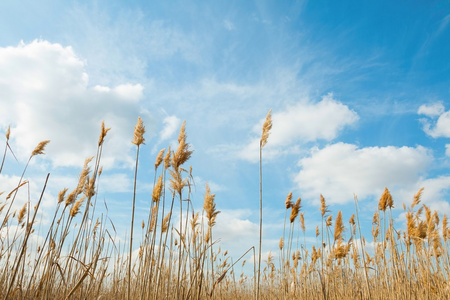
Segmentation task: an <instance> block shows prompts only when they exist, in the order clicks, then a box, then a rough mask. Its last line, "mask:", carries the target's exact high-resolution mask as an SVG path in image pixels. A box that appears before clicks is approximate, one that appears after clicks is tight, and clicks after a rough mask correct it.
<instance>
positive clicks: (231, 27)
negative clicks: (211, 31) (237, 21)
mask: <svg viewBox="0 0 450 300" xmlns="http://www.w3.org/2000/svg"><path fill="white" fill-rule="evenodd" d="M223 26H224V27H225V29H226V30H228V31H232V30H235V29H236V26H234V24H233V22H231V21H230V20H224V21H223Z"/></svg>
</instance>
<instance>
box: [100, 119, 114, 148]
mask: <svg viewBox="0 0 450 300" xmlns="http://www.w3.org/2000/svg"><path fill="white" fill-rule="evenodd" d="M110 130H111V128H105V121H102V129H101V131H100V137H99V138H98V145H99V146H101V145H103V141H104V140H105V137H106V134H107V133H108V131H110Z"/></svg>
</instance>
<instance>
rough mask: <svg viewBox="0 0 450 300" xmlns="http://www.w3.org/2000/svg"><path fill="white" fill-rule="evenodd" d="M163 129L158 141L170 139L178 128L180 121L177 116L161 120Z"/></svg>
mask: <svg viewBox="0 0 450 300" xmlns="http://www.w3.org/2000/svg"><path fill="white" fill-rule="evenodd" d="M163 123H164V127H163V129H162V130H161V133H160V141H161V142H162V141H165V140H167V139H169V138H171V137H172V135H173V134H174V133H175V132H176V131H177V130H178V129H179V128H180V126H181V120H180V119H179V118H177V116H167V117H165V118H164V120H163Z"/></svg>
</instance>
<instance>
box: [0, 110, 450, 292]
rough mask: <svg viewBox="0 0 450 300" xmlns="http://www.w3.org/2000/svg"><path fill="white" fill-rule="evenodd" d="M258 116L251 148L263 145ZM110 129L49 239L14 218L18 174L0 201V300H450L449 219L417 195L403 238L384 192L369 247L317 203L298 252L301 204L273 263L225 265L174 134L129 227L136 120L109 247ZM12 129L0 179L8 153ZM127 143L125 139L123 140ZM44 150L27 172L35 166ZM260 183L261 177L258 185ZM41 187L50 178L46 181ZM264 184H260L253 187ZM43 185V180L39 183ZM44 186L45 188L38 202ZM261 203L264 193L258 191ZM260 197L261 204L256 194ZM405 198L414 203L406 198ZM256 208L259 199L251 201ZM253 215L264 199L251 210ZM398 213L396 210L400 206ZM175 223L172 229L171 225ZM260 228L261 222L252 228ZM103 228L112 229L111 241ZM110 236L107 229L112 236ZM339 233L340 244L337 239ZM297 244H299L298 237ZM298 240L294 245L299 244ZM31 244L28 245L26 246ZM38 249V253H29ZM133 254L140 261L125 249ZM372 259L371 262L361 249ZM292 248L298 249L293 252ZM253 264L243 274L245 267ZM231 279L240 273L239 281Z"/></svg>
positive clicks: (185, 151)
mask: <svg viewBox="0 0 450 300" xmlns="http://www.w3.org/2000/svg"><path fill="white" fill-rule="evenodd" d="M271 125H272V124H271V115H270V112H269V114H268V115H267V118H266V122H265V123H264V126H263V130H262V136H261V142H260V165H261V162H262V154H263V148H264V146H265V144H266V143H267V142H268V141H269V142H270V136H269V134H270V129H271ZM108 130H109V129H108V128H105V126H104V125H102V128H101V132H100V137H99V141H98V148H97V153H96V155H95V156H94V157H92V158H88V159H86V161H85V164H84V166H83V168H82V171H81V173H80V175H79V178H78V185H77V186H72V187H70V188H65V189H63V190H61V192H60V193H59V196H58V200H57V202H58V203H57V206H56V210H55V211H53V212H51V215H52V216H53V217H52V218H51V220H50V224H49V226H48V231H47V232H45V234H43V235H42V232H41V233H40V234H41V238H39V239H37V238H35V237H34V236H35V235H36V234H37V233H36V232H35V228H36V227H37V226H38V225H39V224H38V218H36V216H37V214H38V212H39V210H40V209H41V206H40V205H41V202H42V196H41V198H40V199H32V201H31V200H30V199H28V201H26V203H25V205H24V206H23V207H22V208H20V209H16V210H14V207H15V205H14V203H15V201H17V195H18V191H19V190H21V189H23V188H26V185H27V183H28V182H27V181H26V180H25V178H26V176H25V175H26V169H27V166H28V164H27V166H26V167H25V168H24V170H23V174H22V177H21V179H20V181H19V182H18V184H17V187H16V188H15V189H13V190H11V191H5V192H4V193H3V194H1V195H0V222H1V225H0V226H1V227H0V266H1V268H0V297H1V298H3V299H210V298H211V299H448V298H449V297H450V285H449V283H448V279H449V277H448V276H449V267H450V264H449V259H450V257H449V251H448V239H449V237H450V230H449V228H448V219H447V217H446V216H445V215H440V214H439V213H438V212H436V211H431V210H430V209H429V208H428V207H427V206H426V205H424V204H422V203H421V200H420V198H421V193H422V190H419V191H418V192H417V194H416V195H415V196H414V202H413V204H412V205H411V206H410V207H405V206H404V207H403V210H404V212H405V216H406V224H407V227H406V229H404V230H403V229H399V228H396V227H395V226H394V220H393V217H392V208H393V206H394V200H393V199H392V196H391V195H390V193H389V190H388V189H387V188H386V189H385V191H384V193H383V194H382V195H381V197H380V200H379V205H378V209H377V210H376V211H375V212H374V214H373V221H372V224H373V227H372V236H363V235H362V229H361V228H360V221H359V215H358V200H357V198H356V196H355V213H354V214H353V215H352V216H351V218H350V219H349V220H343V217H342V213H341V211H337V212H331V211H330V210H329V207H328V206H327V204H326V200H325V199H324V198H323V197H321V208H320V210H321V216H322V222H321V224H320V225H319V226H317V227H316V228H315V231H316V239H317V241H318V243H317V244H316V245H312V246H311V247H309V246H307V243H306V239H305V231H306V228H305V221H304V212H302V211H301V199H300V198H298V199H297V200H296V201H295V200H294V199H292V193H291V194H289V195H287V197H286V201H285V209H286V214H285V218H284V220H280V221H279V222H280V223H283V224H284V231H283V236H282V237H280V242H279V247H278V249H273V250H272V251H273V253H275V252H276V253H277V256H278V257H279V260H277V261H275V260H274V258H273V256H270V255H269V258H268V259H267V260H265V261H262V260H261V239H262V235H261V234H260V238H259V242H260V243H259V245H254V246H253V247H251V248H250V249H248V251H247V252H245V253H242V256H241V257H230V256H229V255H228V253H227V251H226V250H224V249H221V247H220V244H219V243H217V240H218V238H220V237H217V236H216V235H215V234H214V227H215V225H216V223H215V220H216V217H217V215H218V214H219V213H220V211H219V210H220V208H218V207H216V204H215V195H214V194H213V192H214V191H211V190H210V188H209V187H208V186H206V191H205V197H204V203H203V209H202V210H201V211H194V209H193V205H192V203H191V202H190V200H189V199H190V194H191V186H192V185H193V174H192V169H191V168H189V167H186V163H187V162H188V161H189V159H190V157H191V155H192V150H191V149H190V146H189V144H188V142H187V141H186V133H185V124H184V123H183V125H182V127H181V130H180V133H179V137H178V147H177V149H170V147H169V148H167V149H163V150H161V151H160V152H159V154H158V155H157V157H156V159H155V164H154V171H155V172H154V174H155V175H154V180H153V193H152V197H151V204H150V207H149V209H148V218H147V221H145V222H142V224H141V231H140V232H133V230H134V228H135V226H134V225H135V222H136V220H135V215H134V214H135V196H136V188H137V187H136V184H137V172H138V170H139V151H140V147H141V146H142V144H143V143H144V141H145V139H144V133H145V127H144V124H143V122H142V120H141V119H140V118H139V119H138V122H137V124H136V127H135V132H134V137H133V138H132V143H133V144H134V145H135V149H136V161H135V162H136V165H135V180H134V193H133V195H130V199H132V201H133V202H132V205H133V207H132V215H130V217H129V220H127V222H129V224H130V225H129V226H130V227H129V228H130V231H129V232H130V236H129V237H127V238H128V239H129V241H128V243H127V246H126V247H124V246H123V245H119V244H117V243H116V242H115V236H114V220H110V219H109V218H108V217H107V216H105V215H103V214H98V212H97V211H96V207H98V206H99V205H103V203H100V201H98V199H97V197H96V195H97V191H98V188H99V185H101V183H100V182H101V180H100V178H101V174H102V168H101V157H102V150H103V142H104V140H105V139H106V138H107V133H108ZM9 138H10V133H9V130H8V132H7V133H6V145H5V151H4V155H3V160H2V164H1V167H0V173H1V172H2V170H3V165H4V162H5V159H4V158H5V156H6V155H7V154H8V153H9V151H10V150H11V149H10V148H9ZM130 139H131V137H130ZM48 142H49V141H43V142H41V143H40V144H39V145H38V146H37V147H36V149H35V150H34V151H33V152H32V154H31V155H30V157H29V160H28V162H30V161H31V160H32V159H33V158H34V157H35V156H38V155H43V154H44V151H45V147H46V145H47V143H48ZM258 175H259V176H260V178H261V176H262V171H261V168H260V174H255V176H258ZM47 179H48V176H47ZM260 182H261V180H260ZM46 183H47V181H46ZM45 189H46V187H45V186H44V187H43V188H42V195H44V194H45ZM260 189H261V192H262V189H263V186H262V183H261V185H260ZM261 195H262V194H261ZM412 196H413V195H412ZM255 201H258V199H255ZM259 201H260V205H261V211H262V205H263V202H262V196H261V197H260V199H259ZM398 205H399V204H397V206H398ZM175 214H176V215H178V216H181V218H180V217H178V218H175V217H174V215H175ZM262 222H263V219H262V217H261V218H260V228H261V226H262ZM108 228H109V230H108ZM111 228H113V230H112V231H111ZM344 231H346V233H347V236H350V238H349V239H348V240H344V238H343V232H344ZM299 236H300V238H299ZM302 240H303V242H302ZM31 241H33V242H31ZM35 241H38V242H35ZM133 244H134V245H140V246H139V248H138V250H137V249H133V248H132V247H131V246H130V245H133ZM369 244H370V245H371V247H373V248H374V249H375V251H369V250H368V245H369ZM297 245H298V246H297ZM252 254H253V257H255V262H252V263H253V266H254V268H253V269H254V271H253V272H252V274H248V273H244V272H242V273H241V271H240V270H242V266H243V265H244V264H246V263H248V261H247V260H248V259H249V258H250V257H251V255H252ZM238 270H239V271H238Z"/></svg>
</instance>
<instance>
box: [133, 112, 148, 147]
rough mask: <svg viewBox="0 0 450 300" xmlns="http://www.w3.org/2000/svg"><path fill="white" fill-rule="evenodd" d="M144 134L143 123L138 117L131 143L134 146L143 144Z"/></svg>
mask: <svg viewBox="0 0 450 300" xmlns="http://www.w3.org/2000/svg"><path fill="white" fill-rule="evenodd" d="M144 133H145V126H144V123H143V122H142V119H141V117H138V120H137V123H136V126H135V127H134V136H133V141H132V143H133V144H135V145H136V146H140V145H142V144H144V142H145V139H144Z"/></svg>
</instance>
